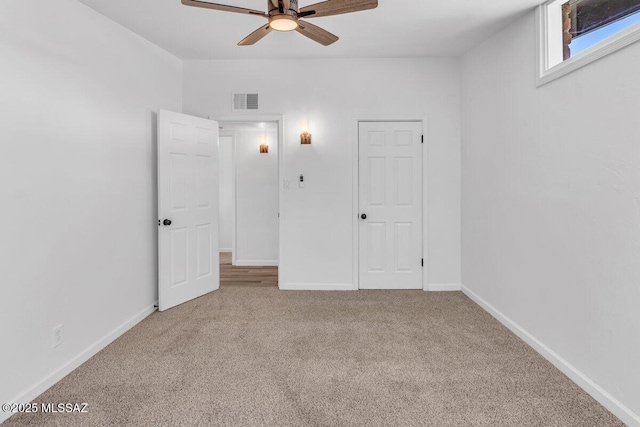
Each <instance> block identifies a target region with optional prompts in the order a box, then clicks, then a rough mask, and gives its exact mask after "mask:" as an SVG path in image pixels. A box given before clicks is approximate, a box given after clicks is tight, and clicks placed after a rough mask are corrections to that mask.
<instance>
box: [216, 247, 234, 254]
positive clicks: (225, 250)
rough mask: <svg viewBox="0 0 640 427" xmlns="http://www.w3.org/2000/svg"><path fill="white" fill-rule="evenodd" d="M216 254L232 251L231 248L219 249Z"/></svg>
mask: <svg viewBox="0 0 640 427" xmlns="http://www.w3.org/2000/svg"><path fill="white" fill-rule="evenodd" d="M218 252H225V253H226V252H232V249H231V248H220V249H218Z"/></svg>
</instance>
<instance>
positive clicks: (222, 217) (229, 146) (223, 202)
mask: <svg viewBox="0 0 640 427" xmlns="http://www.w3.org/2000/svg"><path fill="white" fill-rule="evenodd" d="M219 141H220V143H219V146H218V159H219V169H218V170H219V171H220V175H219V177H218V178H219V184H220V185H219V190H220V192H219V194H220V196H219V198H220V204H219V216H218V218H219V223H218V229H219V236H220V240H219V243H218V245H219V246H220V251H221V252H223V251H224V252H231V235H232V230H233V228H232V227H233V137H232V136H223V135H220V138H219Z"/></svg>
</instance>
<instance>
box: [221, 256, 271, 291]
mask: <svg viewBox="0 0 640 427" xmlns="http://www.w3.org/2000/svg"><path fill="white" fill-rule="evenodd" d="M220 286H236V287H237V286H243V287H254V288H269V287H277V286H278V267H236V266H233V265H231V259H230V257H229V256H228V255H226V254H223V253H221V254H220Z"/></svg>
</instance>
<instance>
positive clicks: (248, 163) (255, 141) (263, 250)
mask: <svg viewBox="0 0 640 427" xmlns="http://www.w3.org/2000/svg"><path fill="white" fill-rule="evenodd" d="M234 133H235V145H236V149H235V153H236V181H235V182H236V253H235V254H234V255H235V265H277V264H278V133H277V131H274V130H270V131H266V130H265V131H257V130H240V131H236V132H234ZM262 134H264V135H267V143H268V144H269V152H268V153H260V149H259V147H260V135H262Z"/></svg>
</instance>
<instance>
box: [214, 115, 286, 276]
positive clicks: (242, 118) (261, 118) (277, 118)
mask: <svg viewBox="0 0 640 427" xmlns="http://www.w3.org/2000/svg"><path fill="white" fill-rule="evenodd" d="M252 111H253V110H252ZM210 117H211V116H210ZM215 120H216V121H217V122H218V123H224V122H226V123H233V122H245V123H246V122H277V123H278V214H279V218H278V261H277V262H278V263H279V264H280V265H282V264H283V263H284V259H283V257H282V255H283V254H284V244H283V241H284V239H283V236H284V226H283V225H284V222H283V218H284V194H283V191H284V190H283V188H284V177H285V176H286V175H285V170H284V146H285V143H284V137H285V135H284V116H283V115H282V114H255V115H254V114H233V115H222V116H217V117H216V119H215ZM235 147H236V138H235V134H234V137H233V162H234V163H233V174H232V187H233V215H232V218H233V224H232V226H233V229H232V233H231V234H232V237H231V243H232V246H233V248H232V255H231V258H232V260H231V264H232V265H240V264H238V262H242V261H238V260H237V258H236V253H237V251H236V222H235V221H236V220H235V218H236V214H235V212H236V200H235V197H236V180H235V176H236V173H235V171H236V164H235V162H236V151H235ZM276 265H278V264H276ZM282 271H283V269H282V268H279V269H278V282H280V281H282V280H284V278H283V276H282Z"/></svg>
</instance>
